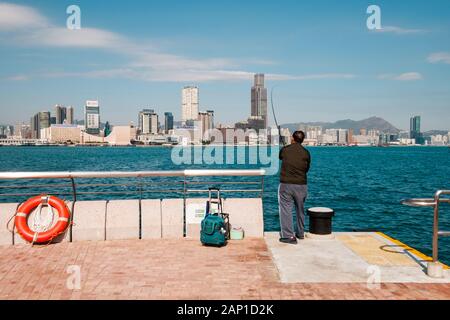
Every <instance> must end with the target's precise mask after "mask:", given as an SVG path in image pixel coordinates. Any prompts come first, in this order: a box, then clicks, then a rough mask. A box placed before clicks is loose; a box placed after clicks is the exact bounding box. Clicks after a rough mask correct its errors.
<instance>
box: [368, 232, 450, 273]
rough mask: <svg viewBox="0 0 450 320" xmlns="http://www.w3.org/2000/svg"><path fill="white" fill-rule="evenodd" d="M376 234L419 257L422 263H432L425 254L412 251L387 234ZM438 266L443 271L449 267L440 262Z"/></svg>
mask: <svg viewBox="0 0 450 320" xmlns="http://www.w3.org/2000/svg"><path fill="white" fill-rule="evenodd" d="M377 234H378V235H380V236H382V237H383V238H385V239H387V240H389V241H391V242H393V243H395V244H397V245H399V246H402V247H403V248H404V249H405V250H406V251H409V252H410V253H412V254H413V255H415V256H417V257H419V258H420V259H422V260H423V261H426V262H428V261H433V258H431V257H429V256H427V255H425V254H423V253H422V252H420V251H418V250H416V249H414V248H411V247H410V246H408V245H406V244H404V243H403V242H401V241H399V240H397V239H394V238H392V237H390V236H388V235H387V234H385V233H383V232H377ZM440 264H442V266H443V267H444V269H450V267H449V266H447V265H446V264H443V263H441V262H440Z"/></svg>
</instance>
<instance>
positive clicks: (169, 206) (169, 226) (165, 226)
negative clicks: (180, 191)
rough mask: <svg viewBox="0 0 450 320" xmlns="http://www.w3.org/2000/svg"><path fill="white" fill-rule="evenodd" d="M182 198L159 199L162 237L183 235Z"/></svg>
mask: <svg viewBox="0 0 450 320" xmlns="http://www.w3.org/2000/svg"><path fill="white" fill-rule="evenodd" d="M183 201H184V200H183V199H163V200H162V201H161V225H162V237H163V238H165V239H179V238H183V236H184V212H183Z"/></svg>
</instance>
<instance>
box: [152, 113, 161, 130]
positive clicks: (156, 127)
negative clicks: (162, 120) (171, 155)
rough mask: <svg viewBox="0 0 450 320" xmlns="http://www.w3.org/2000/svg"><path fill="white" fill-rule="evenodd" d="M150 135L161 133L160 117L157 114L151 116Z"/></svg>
mask: <svg viewBox="0 0 450 320" xmlns="http://www.w3.org/2000/svg"><path fill="white" fill-rule="evenodd" d="M150 133H151V134H158V133H159V116H158V114H156V113H152V114H151V115H150Z"/></svg>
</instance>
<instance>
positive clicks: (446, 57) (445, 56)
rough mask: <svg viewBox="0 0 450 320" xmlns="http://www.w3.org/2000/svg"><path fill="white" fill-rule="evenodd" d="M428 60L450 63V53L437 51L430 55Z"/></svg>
mask: <svg viewBox="0 0 450 320" xmlns="http://www.w3.org/2000/svg"><path fill="white" fill-rule="evenodd" d="M427 61H428V62H430V63H440V62H442V63H446V64H450V53H449V52H435V53H432V54H430V55H429V56H428V58H427Z"/></svg>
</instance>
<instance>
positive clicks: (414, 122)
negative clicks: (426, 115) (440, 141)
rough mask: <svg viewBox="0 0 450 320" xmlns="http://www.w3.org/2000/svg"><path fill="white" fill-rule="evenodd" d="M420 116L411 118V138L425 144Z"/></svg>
mask: <svg viewBox="0 0 450 320" xmlns="http://www.w3.org/2000/svg"><path fill="white" fill-rule="evenodd" d="M420 120H421V119H420V116H414V117H411V119H410V120H409V138H410V139H415V140H416V143H417V144H423V143H424V142H425V141H424V139H423V135H422V132H421V131H420Z"/></svg>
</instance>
